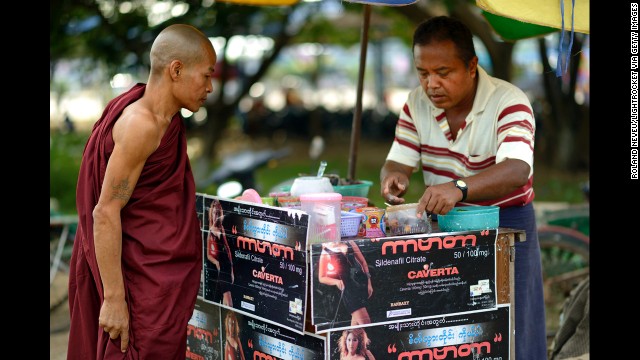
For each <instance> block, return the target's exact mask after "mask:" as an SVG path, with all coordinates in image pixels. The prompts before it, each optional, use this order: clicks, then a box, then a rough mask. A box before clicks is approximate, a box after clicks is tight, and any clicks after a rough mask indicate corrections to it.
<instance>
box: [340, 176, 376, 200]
mask: <svg viewBox="0 0 640 360" xmlns="http://www.w3.org/2000/svg"><path fill="white" fill-rule="evenodd" d="M357 181H358V183H357V184H351V185H335V186H334V187H333V191H334V192H337V193H339V194H342V196H360V197H366V198H368V197H369V188H371V185H373V181H369V180H357Z"/></svg>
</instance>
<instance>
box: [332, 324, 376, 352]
mask: <svg viewBox="0 0 640 360" xmlns="http://www.w3.org/2000/svg"><path fill="white" fill-rule="evenodd" d="M370 342H371V340H370V339H369V337H368V336H367V333H366V332H365V331H364V329H362V328H356V329H348V330H345V331H343V332H342V336H340V339H338V349H339V351H340V360H376V358H375V357H374V356H373V354H372V353H371V351H369V349H368V347H369V343H370Z"/></svg>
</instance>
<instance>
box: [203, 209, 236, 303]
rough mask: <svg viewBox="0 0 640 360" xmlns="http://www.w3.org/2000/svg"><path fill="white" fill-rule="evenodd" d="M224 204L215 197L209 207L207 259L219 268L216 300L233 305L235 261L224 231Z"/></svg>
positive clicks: (215, 293)
mask: <svg viewBox="0 0 640 360" xmlns="http://www.w3.org/2000/svg"><path fill="white" fill-rule="evenodd" d="M223 219H224V213H223V211H222V205H220V202H219V201H218V200H217V199H213V201H212V202H211V205H210V208H209V233H208V235H207V259H208V260H209V261H210V262H211V263H212V264H213V265H214V266H215V267H216V269H217V270H218V278H217V281H216V283H215V286H216V291H215V292H214V299H213V300H214V301H216V302H221V303H222V304H223V305H227V306H229V307H233V301H232V297H231V284H233V261H232V260H231V249H230V248H229V243H228V242H227V237H226V235H225V233H224V227H223V226H222V220H223Z"/></svg>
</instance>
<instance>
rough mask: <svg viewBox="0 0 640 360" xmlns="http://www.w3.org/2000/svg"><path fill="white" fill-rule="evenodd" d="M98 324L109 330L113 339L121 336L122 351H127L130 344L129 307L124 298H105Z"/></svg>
mask: <svg viewBox="0 0 640 360" xmlns="http://www.w3.org/2000/svg"><path fill="white" fill-rule="evenodd" d="M98 326H100V327H101V328H103V329H104V331H106V332H108V333H109V337H110V338H111V339H117V338H118V337H120V351H122V352H126V351H127V347H128V346H129V309H128V308H127V302H126V301H124V299H122V300H118V301H109V300H106V299H105V300H104V302H103V303H102V307H101V308H100V317H99V318H98Z"/></svg>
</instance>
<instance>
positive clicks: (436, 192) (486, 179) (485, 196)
mask: <svg viewBox="0 0 640 360" xmlns="http://www.w3.org/2000/svg"><path fill="white" fill-rule="evenodd" d="M529 170H530V167H529V164H527V163H526V162H524V161H522V160H518V159H507V160H504V161H502V162H500V163H498V164H495V165H492V166H491V167H488V168H487V169H486V170H485V171H483V172H481V173H478V174H476V175H473V176H469V177H467V178H463V179H462V180H464V182H465V183H467V187H468V190H467V199H466V201H482V200H491V199H498V198H500V197H503V196H506V195H508V194H510V193H511V192H513V191H515V190H516V189H518V188H519V187H521V186H524V185H525V184H526V183H527V181H528V180H529ZM461 199H462V192H461V191H460V189H458V188H457V187H456V186H455V185H454V184H453V182H451V181H449V182H446V183H444V184H438V185H432V186H429V187H427V189H426V190H425V192H424V194H423V195H422V197H421V198H420V202H419V203H418V208H417V213H418V215H420V214H422V211H423V210H426V211H427V212H430V213H433V214H440V215H444V214H446V213H448V212H449V211H450V210H451V209H453V207H454V206H455V205H456V203H457V202H458V201H460V200H461Z"/></svg>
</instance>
